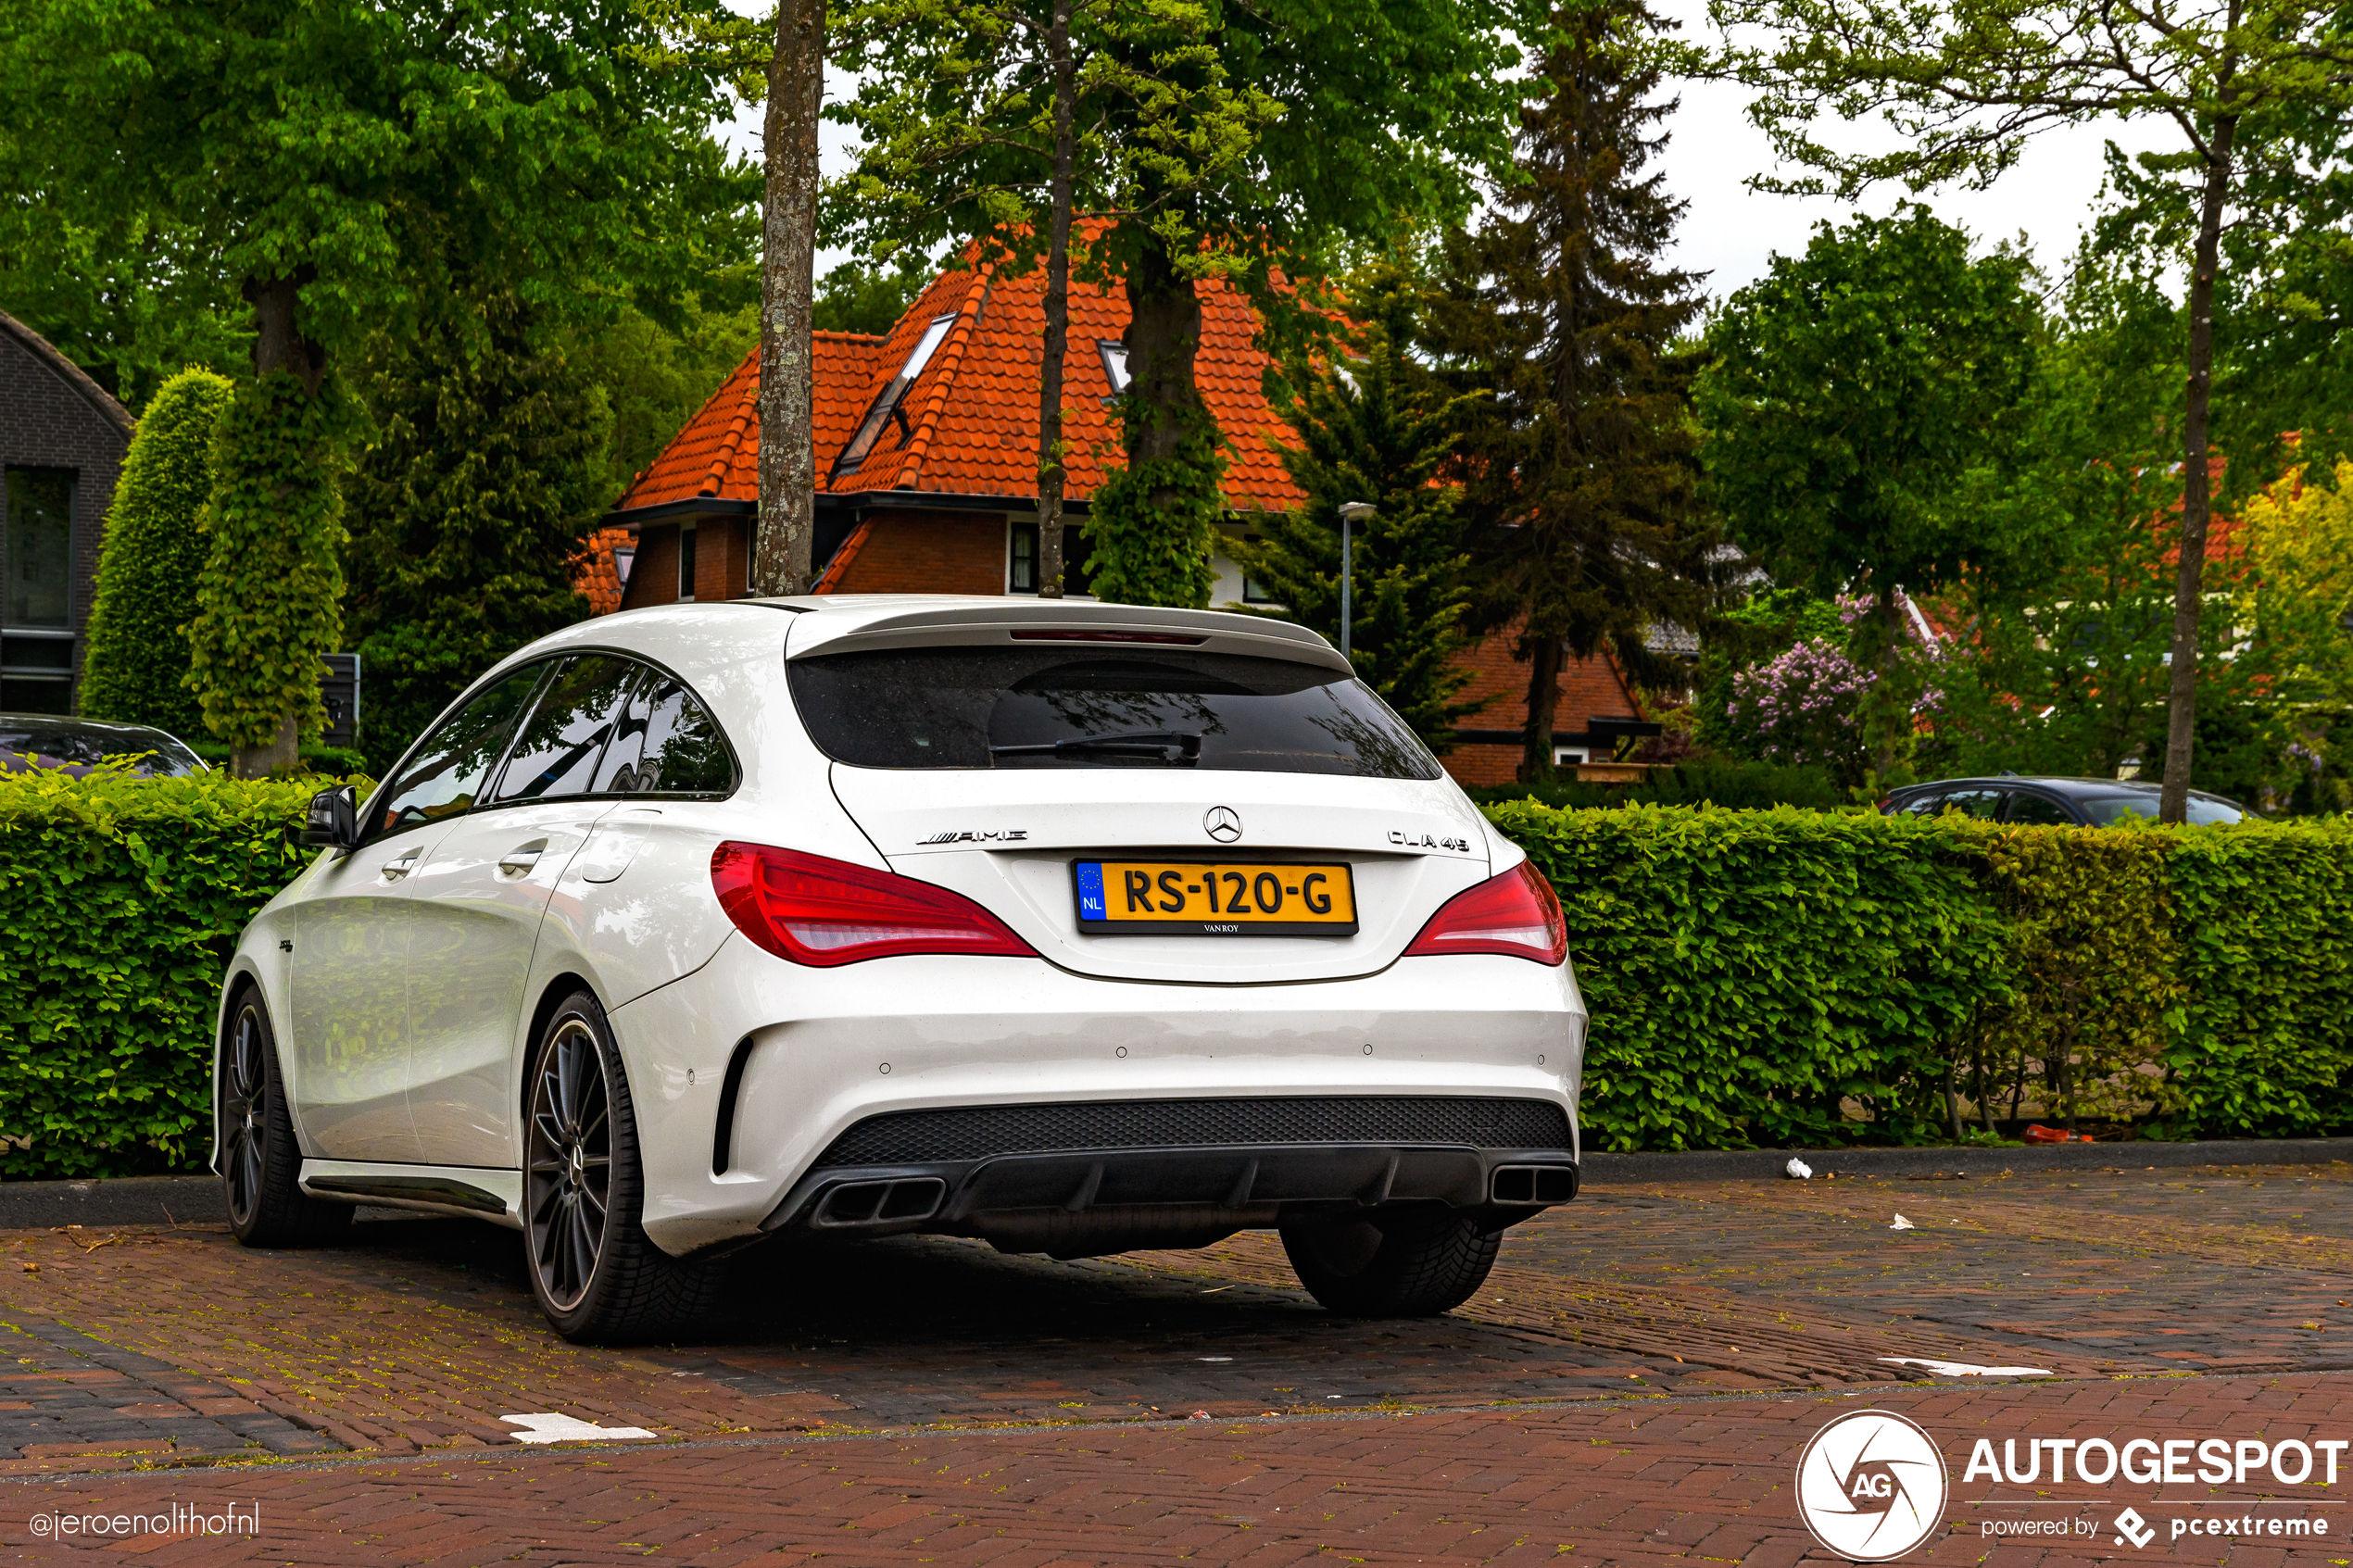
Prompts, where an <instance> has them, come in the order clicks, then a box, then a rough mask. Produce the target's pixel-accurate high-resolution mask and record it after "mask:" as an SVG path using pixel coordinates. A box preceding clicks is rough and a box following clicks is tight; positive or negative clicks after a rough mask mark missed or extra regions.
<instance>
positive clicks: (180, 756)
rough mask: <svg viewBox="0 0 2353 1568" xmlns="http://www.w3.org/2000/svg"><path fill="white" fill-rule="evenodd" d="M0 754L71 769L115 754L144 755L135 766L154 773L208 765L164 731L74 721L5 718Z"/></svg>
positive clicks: (150, 774) (173, 772)
mask: <svg viewBox="0 0 2353 1568" xmlns="http://www.w3.org/2000/svg"><path fill="white" fill-rule="evenodd" d="M0 753H5V754H6V755H7V756H8V757H11V758H14V757H20V756H21V757H31V758H32V759H35V761H34V765H35V766H37V767H68V768H94V767H96V766H97V765H98V764H99V763H101V762H104V761H106V760H107V759H108V758H110V757H136V758H138V759H140V760H139V761H138V762H137V763H136V764H135V765H134V766H133V768H132V771H134V772H138V773H142V774H145V775H147V776H148V777H151V778H152V777H157V776H166V777H175V776H178V775H181V774H185V773H193V772H195V771H197V770H199V769H201V768H202V767H203V766H204V764H203V763H202V762H200V761H198V760H197V759H196V754H195V752H193V751H190V750H189V749H188V748H187V747H186V746H182V745H181V744H180V743H179V742H178V741H176V740H174V739H172V738H171V737H170V735H168V734H164V733H163V732H162V731H160V730H114V729H99V728H97V727H95V726H84V725H81V724H74V723H70V722H69V723H63V724H57V725H54V726H52V725H42V724H25V723H20V722H16V721H7V722H0ZM10 771H15V770H13V769H11V770H10Z"/></svg>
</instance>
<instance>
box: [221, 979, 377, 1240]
mask: <svg viewBox="0 0 2353 1568" xmlns="http://www.w3.org/2000/svg"><path fill="white" fill-rule="evenodd" d="M215 1092H216V1096H217V1099H216V1103H217V1104H218V1105H219V1107H220V1185H221V1196H222V1197H223V1198H226V1199H227V1200H228V1205H229V1228H230V1229H231V1230H232V1231H233V1232H235V1233H236V1237H237V1239H238V1240H239V1241H241V1242H243V1243H245V1245H246V1246H247V1247H317V1246H321V1245H322V1244H325V1243H329V1242H334V1241H340V1240H342V1239H343V1237H344V1236H345V1235H346V1233H348V1232H349V1231H350V1229H351V1215H352V1206H351V1205H350V1204H348V1203H332V1202H329V1201H327V1200H326V1199H324V1198H312V1197H311V1196H310V1195H309V1194H308V1193H306V1192H304V1191H303V1190H302V1186H301V1178H302V1149H301V1148H300V1147H299V1146H298V1145H297V1144H296V1142H295V1131H294V1118H293V1117H292V1116H291V1115H290V1114H289V1113H288V1112H287V1110H286V1081H285V1078H284V1076H283V1074H282V1073H279V1071H278V1040H277V1035H276V1034H275V1033H274V1032H273V1031H272V1030H271V1027H270V1012H269V1010H268V1009H266V1008H264V1007H263V1006H262V1005H261V993H260V992H258V991H257V990H255V989H253V988H252V987H251V986H247V987H245V989H244V990H242V991H240V992H238V993H237V999H236V1001H235V1002H234V1003H233V1005H232V1006H231V1008H230V1010H229V1033H228V1035H227V1036H226V1037H225V1038H223V1039H222V1040H221V1042H220V1073H219V1086H218V1088H217V1089H216V1091H215Z"/></svg>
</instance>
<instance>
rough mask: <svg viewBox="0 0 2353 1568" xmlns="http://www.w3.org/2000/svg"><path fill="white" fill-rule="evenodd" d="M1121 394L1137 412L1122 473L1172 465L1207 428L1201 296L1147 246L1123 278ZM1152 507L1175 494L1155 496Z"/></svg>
mask: <svg viewBox="0 0 2353 1568" xmlns="http://www.w3.org/2000/svg"><path fill="white" fill-rule="evenodd" d="M1127 312H1128V314H1127V333H1126V338H1125V339H1123V340H1122V341H1124V342H1125V343H1126V346H1127V378H1128V379H1127V390H1128V393H1129V394H1130V395H1131V396H1132V397H1133V398H1134V400H1135V402H1136V403H1137V404H1138V405H1139V408H1138V409H1137V411H1136V412H1135V413H1134V414H1133V415H1131V417H1130V418H1129V419H1128V420H1127V421H1126V436H1127V443H1126V444H1127V466H1128V467H1129V468H1130V469H1131V470H1132V469H1135V468H1137V467H1139V466H1140V465H1141V464H1144V463H1148V462H1154V461H1158V460H1160V459H1163V458H1173V457H1175V456H1176V454H1177V453H1178V451H1179V450H1181V449H1182V447H1183V445H1184V442H1185V437H1186V436H1187V435H1188V434H1189V433H1191V431H1192V430H1194V429H1196V428H1198V424H1197V421H1206V420H1207V419H1208V417H1209V414H1208V410H1207V409H1206V408H1203V407H1202V400H1201V388H1200V386H1199V384H1198V383H1196V382H1195V381H1194V379H1193V357H1194V355H1196V354H1197V353H1199V352H1200V349H1201V296H1200V295H1196V294H1195V293H1194V292H1193V282H1192V280H1191V279H1190V278H1188V277H1186V276H1184V275H1183V274H1182V273H1180V272H1178V271H1177V270H1176V264H1175V263H1174V262H1173V261H1171V260H1170V259H1169V257H1168V253H1167V252H1166V251H1165V250H1164V249H1162V248H1161V245H1160V242H1159V241H1157V240H1154V241H1153V242H1151V244H1150V245H1147V246H1146V247H1145V249H1144V251H1143V254H1142V255H1141V256H1139V257H1137V260H1136V265H1135V266H1134V267H1133V268H1131V269H1130V270H1129V271H1128V274H1127ZM1148 499H1149V500H1150V501H1151V503H1152V504H1153V505H1155V506H1165V505H1170V504H1172V503H1174V502H1175V501H1176V499H1177V497H1176V495H1175V493H1174V492H1164V491H1158V490H1155V491H1153V492H1152V493H1151V495H1150V496H1149V497H1148Z"/></svg>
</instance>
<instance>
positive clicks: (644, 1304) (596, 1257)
mask: <svg viewBox="0 0 2353 1568" xmlns="http://www.w3.org/2000/svg"><path fill="white" fill-rule="evenodd" d="M530 1087H531V1099H530V1105H529V1110H528V1112H527V1114H526V1116H525V1118H524V1122H523V1156H522V1211H523V1237H524V1244H525V1250H526V1257H527V1261H528V1262H529V1265H530V1270H531V1289H532V1294H533V1295H535V1296H536V1297H537V1298H539V1310H540V1311H542V1312H544V1313H546V1314H547V1322H548V1323H550V1324H551V1325H553V1327H554V1328H555V1330H556V1332H557V1333H559V1334H560V1335H562V1336H564V1337H565V1338H567V1339H571V1340H575V1341H578V1342H580V1343H582V1344H595V1345H625V1344H630V1343H632V1342H635V1341H639V1340H645V1339H653V1338H660V1337H662V1336H666V1335H667V1334H669V1333H671V1332H672V1331H673V1330H675V1329H679V1328H683V1327H685V1326H686V1325H687V1324H689V1323H693V1322H694V1320H695V1319H696V1318H697V1317H698V1316H700V1315H701V1314H702V1312H703V1311H705V1310H706V1309H707V1308H708V1307H709V1306H710V1304H711V1298H712V1297H713V1295H714V1294H715V1293H716V1291H717V1288H718V1285H719V1279H720V1275H719V1272H718V1270H719V1265H717V1264H715V1263H711V1262H689V1261H681V1260H679V1259H675V1258H673V1257H671V1256H670V1255H669V1254H668V1253H666V1252H664V1251H662V1250H661V1248H659V1247H657V1246H655V1245H654V1243H653V1241H652V1239H651V1238H650V1237H648V1236H647V1235H646V1233H645V1231H644V1229H643V1228H642V1226H641V1225H640V1223H639V1219H640V1216H641V1215H642V1214H643V1212H644V1209H645V1172H644V1167H643V1165H642V1163H641V1162H640V1160H639V1159H638V1148H637V1121H636V1113H635V1108H634V1105H633V1103H632V1101H631V1099H630V1096H629V1078H628V1074H627V1073H626V1072H625V1071H623V1066H622V1060H621V1053H620V1051H619V1049H618V1048H617V1047H615V1045H614V1044H613V1036H612V1029H611V1026H610V1024H609V1023H608V1022H606V1019H605V1012H604V1009H603V1008H602V1007H600V1006H598V1002H597V998H596V997H593V996H591V995H590V994H589V993H587V992H586V991H575V992H573V994H572V995H571V996H569V997H565V998H564V1000H563V1003H562V1005H561V1006H560V1007H558V1008H557V1009H556V1011H555V1014H554V1016H552V1017H550V1018H549V1019H548V1020H547V1026H546V1028H544V1029H543V1030H542V1031H541V1032H540V1035H539V1046H538V1048H537V1049H536V1050H535V1052H533V1054H532V1069H531V1079H530Z"/></svg>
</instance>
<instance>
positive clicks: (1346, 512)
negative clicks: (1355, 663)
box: [1340, 501, 1376, 659]
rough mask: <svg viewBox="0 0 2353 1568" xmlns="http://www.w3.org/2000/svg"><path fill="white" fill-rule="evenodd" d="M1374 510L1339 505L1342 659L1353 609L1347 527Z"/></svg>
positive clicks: (1365, 505)
mask: <svg viewBox="0 0 2353 1568" xmlns="http://www.w3.org/2000/svg"><path fill="white" fill-rule="evenodd" d="M1375 509H1376V508H1374V506H1373V504H1372V503H1371V502H1370V501H1342V502H1341V503H1340V658H1342V659H1347V658H1349V657H1350V655H1349V648H1348V641H1349V639H1348V633H1349V621H1350V620H1351V610H1352V609H1353V606H1352V605H1351V604H1350V603H1349V598H1350V589H1351V587H1352V583H1351V582H1350V578H1351V576H1352V575H1353V573H1352V572H1351V571H1350V570H1349V568H1350V561H1349V548H1348V546H1349V540H1348V525H1349V524H1350V523H1352V522H1362V521H1365V519H1366V518H1368V517H1370V516H1372V515H1373V513H1374V511H1375Z"/></svg>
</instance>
